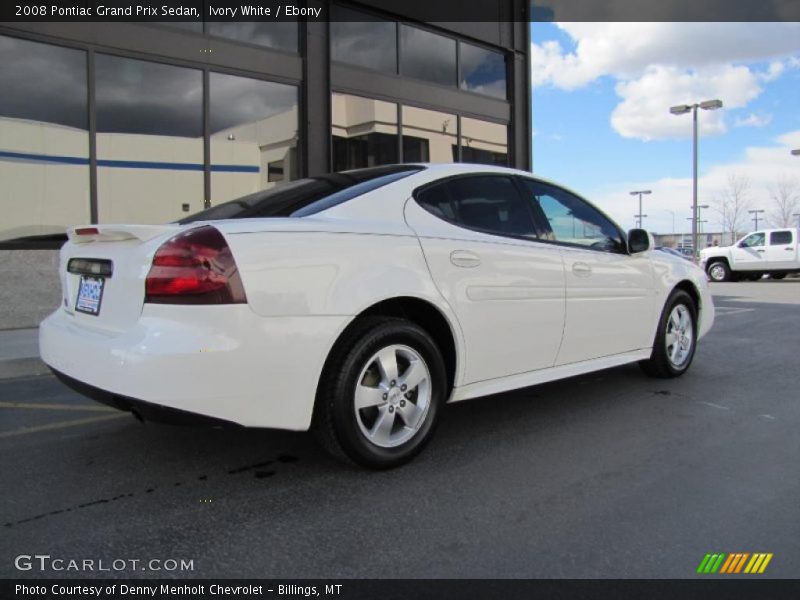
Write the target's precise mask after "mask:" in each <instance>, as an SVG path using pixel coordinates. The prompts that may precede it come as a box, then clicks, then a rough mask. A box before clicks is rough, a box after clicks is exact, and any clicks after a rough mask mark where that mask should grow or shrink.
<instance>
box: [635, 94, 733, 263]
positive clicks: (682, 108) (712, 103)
mask: <svg viewBox="0 0 800 600" xmlns="http://www.w3.org/2000/svg"><path fill="white" fill-rule="evenodd" d="M698 108H702V109H703V110H717V109H718V108H722V100H704V101H703V102H696V103H694V104H679V105H677V106H673V107H671V108H670V109H669V112H671V113H672V114H673V115H685V114H686V113H688V112H690V111H691V113H692V124H693V126H692V253H693V254H692V256H693V258H697V109H698ZM639 212H641V211H639Z"/></svg>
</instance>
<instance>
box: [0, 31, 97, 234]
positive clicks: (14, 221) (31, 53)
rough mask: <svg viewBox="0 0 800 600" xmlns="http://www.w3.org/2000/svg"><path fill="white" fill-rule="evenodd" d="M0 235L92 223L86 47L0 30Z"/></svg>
mask: <svg viewBox="0 0 800 600" xmlns="http://www.w3.org/2000/svg"><path fill="white" fill-rule="evenodd" d="M0 55H2V56H3V60H2V61H0V81H2V82H3V83H2V86H3V87H2V91H0V182H2V184H1V185H0V213H2V215H3V216H2V219H0V240H8V239H14V238H19V237H27V236H32V235H48V234H54V233H63V232H64V230H65V227H66V226H70V225H80V224H84V223H88V222H89V221H90V212H89V206H90V205H89V134H88V131H87V129H88V127H87V110H88V109H87V89H88V88H87V83H86V53H85V52H83V51H82V50H73V49H70V48H62V47H59V46H51V45H49V44H41V43H38V42H30V41H27V40H21V39H17V38H13V37H6V36H0Z"/></svg>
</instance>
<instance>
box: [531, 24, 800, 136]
mask: <svg viewBox="0 0 800 600" xmlns="http://www.w3.org/2000/svg"><path fill="white" fill-rule="evenodd" d="M534 27H536V26H535V25H534ZM558 27H560V28H561V29H562V30H563V31H564V32H565V33H566V34H568V35H569V37H570V38H571V39H572V40H573V41H574V42H575V46H574V48H573V49H565V48H564V47H563V46H562V45H561V44H560V43H559V42H557V41H549V42H543V43H542V44H540V45H537V44H535V43H534V44H532V45H531V65H532V73H531V77H532V81H533V85H534V86H553V87H556V88H559V89H563V90H574V89H578V88H581V87H584V86H586V85H589V84H591V83H592V82H594V81H596V80H598V79H599V78H602V77H606V76H608V77H612V78H613V79H615V80H616V81H617V84H616V87H615V89H616V92H617V94H618V95H619V96H620V99H621V102H620V104H619V105H618V106H617V107H616V109H615V110H614V112H613V114H612V119H611V123H612V126H613V127H614V129H615V130H616V131H617V132H619V133H620V134H621V135H623V136H625V137H631V138H638V139H643V140H650V139H662V138H672V137H689V136H690V135H691V127H688V126H687V125H686V123H685V122H684V123H681V121H682V120H685V118H684V119H679V118H676V117H673V116H671V115H670V114H669V112H668V111H667V109H668V107H669V106H670V105H671V104H684V103H691V102H695V101H697V100H702V99H709V98H722V99H723V101H724V102H725V106H726V108H741V107H745V106H747V104H748V103H750V102H752V101H753V100H754V99H755V98H757V97H758V96H759V94H760V93H761V90H762V86H761V84H764V83H768V82H770V81H773V80H775V79H777V78H779V77H781V76H782V75H783V74H784V72H785V71H786V70H787V69H792V68H798V67H800V60H799V59H798V56H797V55H799V54H800V23H561V24H558ZM765 62H768V63H769V64H768V66H767V67H766V68H763V67H761V68H759V67H758V63H765ZM700 127H701V131H702V132H703V133H705V134H706V135H713V134H720V133H724V132H725V129H726V128H725V117H724V114H723V113H717V114H713V113H704V114H703V117H702V119H701V121H700Z"/></svg>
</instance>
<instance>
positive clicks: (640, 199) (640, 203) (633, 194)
mask: <svg viewBox="0 0 800 600" xmlns="http://www.w3.org/2000/svg"><path fill="white" fill-rule="evenodd" d="M652 193H653V192H651V191H650V190H637V191H635V192H631V196H637V195H638V196H639V214H638V215H634V216H635V217H638V218H639V220H638V223H639V224H638V227H639V229H641V228H642V217H646V216H647V215H643V214H642V195H643V194H652Z"/></svg>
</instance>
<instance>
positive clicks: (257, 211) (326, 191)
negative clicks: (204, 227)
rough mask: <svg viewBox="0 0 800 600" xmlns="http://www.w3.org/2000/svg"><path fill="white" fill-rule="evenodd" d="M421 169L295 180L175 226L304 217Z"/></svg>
mask: <svg viewBox="0 0 800 600" xmlns="http://www.w3.org/2000/svg"><path fill="white" fill-rule="evenodd" d="M423 168H424V167H421V166H417V165H390V166H384V167H371V168H368V169H355V170H352V171H342V172H340V173H332V174H330V175H321V176H319V177H310V178H307V179H298V180H297V181H291V182H289V183H285V184H283V185H279V186H276V187H273V188H270V189H268V190H261V191H260V192H255V193H253V194H249V195H247V196H242V197H241V198H237V199H235V200H230V201H228V202H224V203H222V204H219V205H217V206H213V207H211V208H209V209H206V210H204V211H201V212H198V213H195V214H193V215H189V216H188V217H185V218H183V219H181V220H180V221H178V223H180V224H182V225H183V224H186V223H194V222H196V221H216V220H220V219H254V218H263V217H306V216H308V215H313V214H316V213H318V212H320V211H323V210H325V209H327V208H331V207H332V206H336V205H337V204H341V203H342V202H347V201H348V200H351V199H353V198H355V197H357V196H361V195H362V194H366V193H367V192H371V191H372V190H375V189H377V188H379V187H382V186H384V185H388V184H390V183H392V182H393V181H397V180H398V179H402V178H403V177H408V176H409V175H411V174H413V173H417V172H418V171H421V170H422V169H423Z"/></svg>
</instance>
